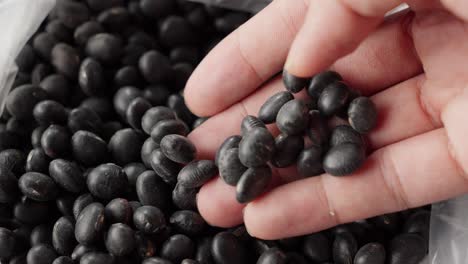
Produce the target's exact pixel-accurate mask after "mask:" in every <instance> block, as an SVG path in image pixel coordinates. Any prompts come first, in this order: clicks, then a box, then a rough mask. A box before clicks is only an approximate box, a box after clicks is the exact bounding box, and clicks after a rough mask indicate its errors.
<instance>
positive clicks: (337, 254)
mask: <svg viewBox="0 0 468 264" xmlns="http://www.w3.org/2000/svg"><path fill="white" fill-rule="evenodd" d="M357 250H358V246H357V242H356V239H355V238H354V236H353V235H352V234H351V233H349V232H343V233H339V234H337V235H336V236H335V241H334V242H333V261H334V262H335V263H336V264H348V263H353V260H354V256H355V255H356V252H357Z"/></svg>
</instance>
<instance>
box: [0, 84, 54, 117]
mask: <svg viewBox="0 0 468 264" xmlns="http://www.w3.org/2000/svg"><path fill="white" fill-rule="evenodd" d="M45 99H47V94H46V92H45V91H44V90H42V89H41V88H39V87H37V86H33V85H29V84H26V85H22V86H19V87H17V88H16V89H14V90H13V91H11V92H10V93H9V94H8V96H7V98H6V108H7V110H8V112H9V113H10V114H11V115H12V116H14V117H16V118H18V119H24V120H29V119H31V118H32V117H33V109H34V107H35V106H36V104H37V103H39V102H40V101H42V100H45Z"/></svg>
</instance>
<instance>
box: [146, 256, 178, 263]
mask: <svg viewBox="0 0 468 264" xmlns="http://www.w3.org/2000/svg"><path fill="white" fill-rule="evenodd" d="M141 264H173V263H172V262H170V261H169V260H167V259H163V258H157V257H152V258H147V259H145V260H143V262H141Z"/></svg>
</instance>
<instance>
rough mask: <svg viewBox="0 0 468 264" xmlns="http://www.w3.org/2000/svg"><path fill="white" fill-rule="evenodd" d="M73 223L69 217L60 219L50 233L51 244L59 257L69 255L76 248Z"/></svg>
mask: <svg viewBox="0 0 468 264" xmlns="http://www.w3.org/2000/svg"><path fill="white" fill-rule="evenodd" d="M74 231H75V223H74V221H73V220H72V219H71V218H69V217H65V216H64V217H61V218H59V219H58V220H57V222H55V225H54V229H53V231H52V244H53V246H54V248H55V250H56V251H57V253H58V254H60V255H70V254H71V253H72V252H73V249H74V248H75V246H76V240H75V234H74Z"/></svg>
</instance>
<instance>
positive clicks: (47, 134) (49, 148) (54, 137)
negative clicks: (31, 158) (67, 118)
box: [41, 125, 70, 158]
mask: <svg viewBox="0 0 468 264" xmlns="http://www.w3.org/2000/svg"><path fill="white" fill-rule="evenodd" d="M41 146H42V149H43V150H44V152H45V154H47V156H49V157H51V158H58V157H63V156H66V155H67V154H68V153H69V150H70V133H68V130H67V129H66V128H64V127H63V126H59V125H51V126H49V127H48V128H47V129H46V130H45V131H44V133H43V134H42V137H41Z"/></svg>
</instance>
